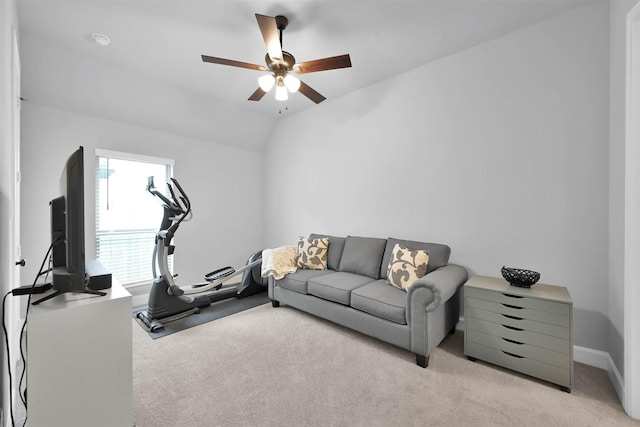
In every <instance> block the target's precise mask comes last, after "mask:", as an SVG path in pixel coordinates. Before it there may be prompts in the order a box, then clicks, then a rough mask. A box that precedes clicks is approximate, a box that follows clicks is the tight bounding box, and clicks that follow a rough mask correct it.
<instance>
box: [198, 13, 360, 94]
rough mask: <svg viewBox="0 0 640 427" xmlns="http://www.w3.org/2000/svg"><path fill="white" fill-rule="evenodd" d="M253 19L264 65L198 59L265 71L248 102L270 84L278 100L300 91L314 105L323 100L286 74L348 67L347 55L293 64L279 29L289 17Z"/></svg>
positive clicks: (349, 64)
mask: <svg viewBox="0 0 640 427" xmlns="http://www.w3.org/2000/svg"><path fill="white" fill-rule="evenodd" d="M256 19H257V20H258V26H259V27H260V31H261V32H262V37H263V38H264V43H265V45H266V47H267V54H266V55H265V57H264V59H265V62H266V64H267V66H266V67H265V66H262V65H257V64H250V63H247V62H241V61H235V60H232V59H224V58H216V57H215V56H207V55H202V60H203V61H204V62H211V63H213V64H221V65H230V66H232V67H240V68H248V69H250V70H257V71H267V72H269V74H265V75H263V76H262V77H260V78H259V79H258V85H259V87H258V89H256V91H255V92H253V94H251V96H250V97H249V101H260V100H261V99H262V97H263V96H264V95H265V94H266V93H267V92H269V91H270V90H271V88H272V87H273V86H275V87H276V99H277V100H278V101H286V100H287V99H288V94H287V91H289V92H297V91H300V93H302V94H303V95H304V96H306V97H307V98H309V99H310V100H312V101H313V102H315V103H316V104H319V103H321V102H322V101H324V100H325V99H326V98H325V97H324V96H322V95H321V94H320V93H318V92H317V91H316V90H314V89H313V88H311V87H310V86H309V85H307V84H306V83H304V82H302V81H300V79H298V78H297V77H295V76H294V75H292V74H290V73H291V72H293V73H297V74H305V73H315V72H317V71H325V70H335V69H337V68H348V67H351V58H350V57H349V54H346V55H339V56H332V57H329V58H322V59H315V60H312V61H306V62H301V63H296V59H295V58H294V57H293V55H292V54H290V53H289V52H286V51H284V50H282V32H283V31H284V29H285V28H287V25H288V24H289V20H288V19H287V18H286V17H284V16H282V15H278V16H276V17H271V16H265V15H260V14H257V13H256Z"/></svg>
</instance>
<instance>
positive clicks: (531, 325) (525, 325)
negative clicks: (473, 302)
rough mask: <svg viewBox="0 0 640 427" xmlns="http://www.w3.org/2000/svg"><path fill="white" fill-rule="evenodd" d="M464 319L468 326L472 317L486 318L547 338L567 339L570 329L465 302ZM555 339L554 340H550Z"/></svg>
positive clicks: (489, 320)
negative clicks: (472, 305)
mask: <svg viewBox="0 0 640 427" xmlns="http://www.w3.org/2000/svg"><path fill="white" fill-rule="evenodd" d="M464 317H465V318H464V321H465V323H467V322H469V323H467V326H466V327H469V325H470V324H471V322H474V321H475V320H474V319H476V320H477V319H479V320H486V321H488V322H491V323H497V324H498V325H505V326H508V327H510V328H515V329H513V330H514V331H515V330H518V329H520V330H524V331H529V332H537V333H538V334H541V335H547V336H549V338H552V337H556V338H560V339H562V340H567V341H569V340H570V338H571V329H569V327H568V326H567V327H565V326H558V325H550V324H548V323H542V322H537V321H533V320H528V319H521V318H519V317H516V316H510V315H504V314H500V313H495V312H493V311H486V310H480V309H478V308H475V307H469V305H468V304H467V305H466V307H465V315H464ZM551 341H555V340H551Z"/></svg>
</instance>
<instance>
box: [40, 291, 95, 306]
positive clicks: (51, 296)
mask: <svg viewBox="0 0 640 427" xmlns="http://www.w3.org/2000/svg"><path fill="white" fill-rule="evenodd" d="M67 292H74V293H79V294H91V295H99V296H101V297H103V296H105V295H107V293H106V292H101V291H94V290H93V289H85V290H84V291H55V292H54V293H52V294H49V295H47V296H46V297H44V298H40V299H39V300H38V301H34V302H32V303H31V305H38V304H40V303H41V302H44V301H47V300H50V299H51V298H55V297H57V296H58V295H62V294H66V293H67Z"/></svg>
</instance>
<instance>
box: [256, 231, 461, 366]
mask: <svg viewBox="0 0 640 427" xmlns="http://www.w3.org/2000/svg"><path fill="white" fill-rule="evenodd" d="M324 236H326V235H321V234H313V235H311V236H310V237H315V238H317V237H324ZM326 237H328V238H329V247H328V256H327V269H325V270H309V269H299V270H298V271H296V272H295V273H290V274H287V275H286V276H285V277H283V278H282V279H280V280H276V279H274V278H273V277H269V284H268V292H269V297H270V298H271V300H272V304H273V306H274V307H278V306H279V305H280V304H281V303H282V304H286V305H289V306H291V307H295V308H297V309H299V310H303V311H305V312H308V313H311V314H313V315H316V316H319V317H322V318H324V319H327V320H330V321H332V322H335V323H338V324H340V325H343V326H346V327H348V328H351V329H353V330H356V331H358V332H361V333H363V334H366V335H369V336H372V337H374V338H377V339H380V340H382V341H385V342H388V343H390V344H393V345H396V346H398V347H401V348H404V349H406V350H409V351H411V352H413V353H414V354H415V356H416V363H417V364H418V365H419V366H421V367H423V368H426V367H427V365H428V363H429V354H430V353H431V351H433V349H434V348H436V347H437V346H438V344H440V342H441V341H442V340H443V339H444V338H445V337H446V336H447V334H449V333H453V332H454V331H455V326H456V323H457V322H458V318H459V297H458V291H459V290H460V287H461V286H462V284H464V282H465V281H466V280H467V277H468V274H467V271H466V270H465V269H464V268H463V267H461V266H459V265H454V264H449V263H448V262H449V255H450V253H451V249H450V248H449V247H448V246H446V245H442V244H436V243H423V242H415V241H410V240H400V239H395V238H388V239H379V238H372V237H358V236H348V237H346V238H345V237H336V236H326ZM396 243H400V244H401V245H403V246H405V247H407V248H410V249H426V250H428V252H429V264H428V267H427V274H426V275H425V276H423V277H422V278H420V279H418V281H416V282H415V283H414V284H413V285H412V286H411V287H410V288H409V289H408V291H405V290H402V289H400V288H397V287H394V286H392V285H390V284H389V283H387V266H388V264H389V259H390V258H391V255H392V252H393V248H394V245H395V244H396Z"/></svg>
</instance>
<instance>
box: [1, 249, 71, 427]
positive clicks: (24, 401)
mask: <svg viewBox="0 0 640 427" xmlns="http://www.w3.org/2000/svg"><path fill="white" fill-rule="evenodd" d="M61 239H62V237H57V238H56V239H55V240H54V241H53V242H52V243H51V245H49V249H47V253H46V254H45V256H44V259H43V260H42V264H41V265H40V269H39V270H38V274H36V277H35V279H34V280H33V284H32V285H31V292H27V293H25V292H24V288H17V289H13V290H11V291H9V292H7V293H6V294H5V296H4V298H3V299H2V331H3V333H4V343H5V348H6V350H7V372H8V374H9V405H10V413H11V425H12V426H13V427H15V416H14V414H13V378H12V375H11V352H10V351H9V337H8V334H7V323H6V312H7V310H6V307H5V305H6V301H7V297H8V296H9V295H25V294H28V295H29V299H28V303H27V310H26V313H25V316H24V323H23V324H22V328H21V330H20V342H19V343H18V344H19V347H20V356H21V358H22V375H21V376H20V382H19V385H18V394H19V395H20V400H21V401H22V404H23V405H24V408H25V412H27V411H26V410H27V396H26V393H27V391H26V389H25V393H24V396H23V395H22V392H21V388H22V382H23V380H24V376H25V372H26V366H27V363H26V358H25V355H24V351H23V347H22V340H23V337H24V332H25V329H26V326H27V317H28V315H29V306H30V305H31V293H32V292H33V291H34V290H35V287H36V285H37V283H38V279H39V278H40V276H42V275H43V274H47V275H48V273H49V272H50V271H51V269H50V268H49V269H47V270H46V271H42V269H43V268H44V265H45V263H46V262H47V259H49V254H50V253H51V250H52V249H53V246H54V245H55V244H57V243H58V242H59V241H60V240H61ZM45 278H46V276H45ZM40 292H42V291H40ZM27 418H28V412H27V415H26V416H25V420H24V424H23V427H24V426H25V425H26V424H27Z"/></svg>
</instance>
